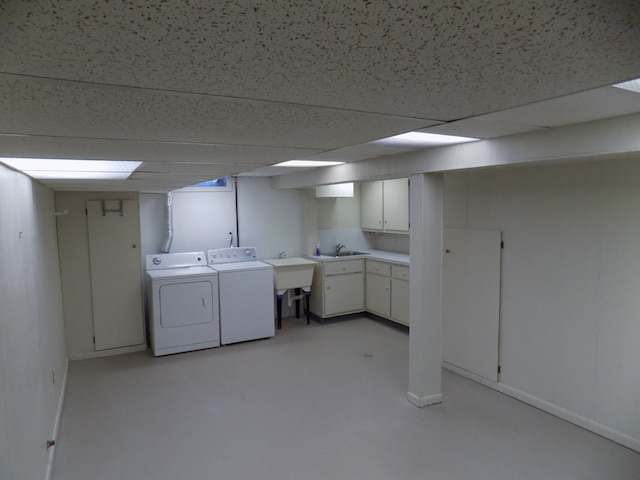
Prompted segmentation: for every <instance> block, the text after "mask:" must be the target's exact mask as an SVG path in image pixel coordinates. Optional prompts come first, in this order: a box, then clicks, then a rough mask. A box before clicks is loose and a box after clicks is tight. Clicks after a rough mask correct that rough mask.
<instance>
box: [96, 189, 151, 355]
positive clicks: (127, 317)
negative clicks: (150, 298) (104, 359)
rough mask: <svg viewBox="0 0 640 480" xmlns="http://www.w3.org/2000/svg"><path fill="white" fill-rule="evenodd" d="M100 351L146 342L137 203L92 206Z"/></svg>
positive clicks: (104, 202)
mask: <svg viewBox="0 0 640 480" xmlns="http://www.w3.org/2000/svg"><path fill="white" fill-rule="evenodd" d="M87 216H88V219H87V221H88V229H89V261H90V268H91V295H92V304H93V327H94V336H95V349H96V350H107V349H110V348H118V347H126V346H132V345H141V344H143V343H144V342H145V336H144V313H143V307H142V267H141V260H140V248H139V245H140V218H139V213H138V202H137V201H135V200H104V201H100V200H99V201H88V202H87Z"/></svg>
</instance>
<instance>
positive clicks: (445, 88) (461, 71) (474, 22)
mask: <svg viewBox="0 0 640 480" xmlns="http://www.w3.org/2000/svg"><path fill="white" fill-rule="evenodd" d="M639 25H640V8H638V4H637V1H635V0H633V1H615V2H610V1H592V2H558V1H546V0H542V1H536V2H530V1H510V2H507V1H504V0H486V1H483V2H462V1H460V2H455V1H454V2H452V1H444V0H436V1H431V2H417V1H390V2H369V1H356V2H337V1H328V0H314V1H289V2H275V1H240V2H239V1H234V2H231V1H216V2H211V1H205V0H190V1H187V2H164V1H153V0H151V1H143V0H131V1H128V2H107V1H92V2H87V1H84V0H69V1H60V2H56V1H51V2H14V1H4V2H0V42H1V45H2V48H1V49H0V156H3V157H16V156H26V157H46V158H88V159H108V160H134V161H142V162H143V164H142V166H141V167H139V168H138V170H137V171H136V172H134V173H133V175H132V176H131V177H130V178H129V179H128V180H118V181H108V182H106V181H80V180H78V181H73V182H69V181H61V180H54V181H43V182H44V183H46V184H48V185H50V186H51V187H52V188H54V189H61V190H66V189H73V190H77V189H84V190H113V191H116V190H132V191H166V190H171V189H175V188H180V187H184V186H188V185H191V184H193V183H197V182H200V181H205V180H209V179H211V178H212V177H217V176H226V175H276V174H286V173H288V172H290V171H291V170H288V169H276V168H273V167H270V166H271V165H273V164H275V163H279V162H282V161H286V160H292V159H326V160H342V161H348V162H349V161H362V160H366V159H367V158H373V157H377V156H381V155H392V154H394V153H399V152H401V151H404V149H402V148H399V147H389V146H384V145H379V144H373V143H371V142H373V141H375V140H378V139H380V138H384V137H389V136H392V135H396V134H400V133H405V132H409V131H423V132H432V133H445V134H453V135H463V136H472V137H478V138H495V137H499V136H503V135H511V134H515V133H521V132H527V131H532V130H537V129H544V128H554V127H557V126H562V125H568V124H571V123H580V122H585V121H590V120H596V119H601V118H608V117H614V116H619V115H624V114H627V113H634V112H640V95H638V94H635V93H633V92H629V91H624V90H619V89H616V88H613V87H610V85H611V84H613V83H618V82H622V81H625V80H630V79H632V78H637V77H640V56H638V54H637V52H638V51H639V50H640V32H639V31H638V30H639Z"/></svg>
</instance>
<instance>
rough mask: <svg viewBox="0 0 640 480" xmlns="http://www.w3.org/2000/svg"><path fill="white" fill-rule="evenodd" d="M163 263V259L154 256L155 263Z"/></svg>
mask: <svg viewBox="0 0 640 480" xmlns="http://www.w3.org/2000/svg"><path fill="white" fill-rule="evenodd" d="M161 263H162V259H161V258H160V257H154V258H153V264H154V265H160V264H161Z"/></svg>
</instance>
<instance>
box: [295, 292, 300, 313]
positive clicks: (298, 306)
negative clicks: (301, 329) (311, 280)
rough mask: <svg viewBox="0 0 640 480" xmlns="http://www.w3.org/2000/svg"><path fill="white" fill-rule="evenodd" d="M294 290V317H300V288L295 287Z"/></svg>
mask: <svg viewBox="0 0 640 480" xmlns="http://www.w3.org/2000/svg"><path fill="white" fill-rule="evenodd" d="M294 292H295V294H296V318H300V298H299V297H300V289H299V288H296V289H295V290H294Z"/></svg>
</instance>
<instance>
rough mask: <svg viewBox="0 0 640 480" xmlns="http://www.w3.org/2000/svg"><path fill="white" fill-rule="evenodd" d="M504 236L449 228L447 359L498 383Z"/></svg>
mask: <svg viewBox="0 0 640 480" xmlns="http://www.w3.org/2000/svg"><path fill="white" fill-rule="evenodd" d="M500 241H501V233H500V232H499V231H494V230H470V229H457V228H448V229H445V232H444V242H443V243H444V249H445V252H444V256H443V275H442V359H443V360H444V361H445V362H447V363H450V364H451V365H455V366H456V367H459V368H462V369H464V370H467V371H469V372H472V373H474V374H476V375H480V376H481V377H484V378H487V379H489V380H493V381H496V382H497V381H498V354H499V351H498V348H499V343H498V338H499V332H500V255H501V247H500Z"/></svg>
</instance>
